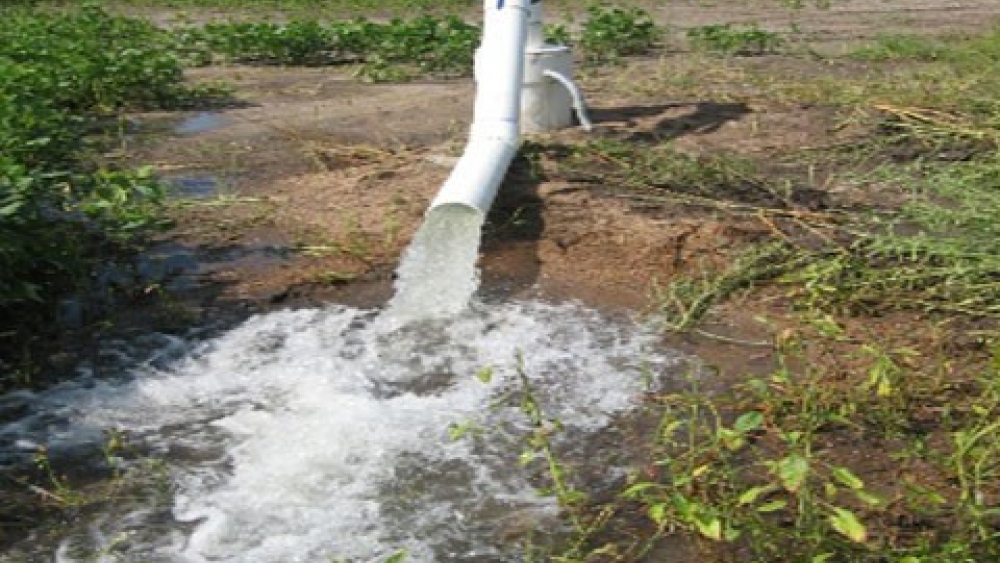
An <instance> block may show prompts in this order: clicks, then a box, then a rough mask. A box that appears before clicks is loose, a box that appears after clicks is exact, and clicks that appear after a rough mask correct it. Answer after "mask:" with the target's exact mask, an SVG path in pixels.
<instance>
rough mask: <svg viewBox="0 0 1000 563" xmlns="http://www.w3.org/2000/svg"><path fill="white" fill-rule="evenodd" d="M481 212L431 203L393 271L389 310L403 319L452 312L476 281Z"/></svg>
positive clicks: (465, 300)
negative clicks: (394, 290)
mask: <svg viewBox="0 0 1000 563" xmlns="http://www.w3.org/2000/svg"><path fill="white" fill-rule="evenodd" d="M482 224H483V216H482V213H480V212H479V211H478V210H476V209H473V208H471V207H466V206H464V205H444V206H440V207H434V208H432V209H431V210H430V212H429V213H428V214H427V218H426V220H425V221H424V224H423V225H422V226H421V227H420V230H418V231H417V234H416V236H414V238H413V242H412V243H411V244H410V246H409V248H407V250H406V253H405V254H404V255H403V259H402V261H401V262H400V265H399V269H398V271H397V274H398V277H397V281H396V295H395V297H393V299H392V301H391V302H390V303H389V307H388V309H389V314H391V315H394V316H398V317H401V318H405V319H427V318H442V317H450V316H453V315H455V314H457V313H459V312H460V311H462V310H463V309H465V308H466V307H467V306H468V305H469V301H470V300H471V298H472V295H473V293H475V291H476V288H477V287H478V285H479V279H478V275H477V273H476V256H477V254H478V252H479V238H480V228H481V227H482Z"/></svg>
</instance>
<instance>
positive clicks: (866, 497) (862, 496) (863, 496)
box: [853, 489, 885, 506]
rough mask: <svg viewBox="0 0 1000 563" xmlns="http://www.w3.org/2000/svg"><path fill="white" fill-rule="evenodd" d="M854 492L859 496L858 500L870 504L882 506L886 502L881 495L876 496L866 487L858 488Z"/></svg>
mask: <svg viewBox="0 0 1000 563" xmlns="http://www.w3.org/2000/svg"><path fill="white" fill-rule="evenodd" d="M853 492H854V496H855V497H857V499H858V500H860V501H861V502H863V503H865V504H867V505H868V506H882V505H883V504H885V500H883V499H882V498H881V497H878V496H875V495H873V494H871V493H869V492H868V491H866V490H864V489H856V490H854V491H853Z"/></svg>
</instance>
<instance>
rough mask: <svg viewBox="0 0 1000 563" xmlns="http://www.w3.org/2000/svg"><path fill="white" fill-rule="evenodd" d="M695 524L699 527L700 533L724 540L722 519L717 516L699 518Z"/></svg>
mask: <svg viewBox="0 0 1000 563" xmlns="http://www.w3.org/2000/svg"><path fill="white" fill-rule="evenodd" d="M694 525H695V527H696V528H698V533H700V534H701V535H703V536H705V537H706V538H708V539H710V540H715V541H722V520H720V519H719V518H717V517H712V518H709V519H707V520H706V519H702V518H698V519H696V520H695V522H694Z"/></svg>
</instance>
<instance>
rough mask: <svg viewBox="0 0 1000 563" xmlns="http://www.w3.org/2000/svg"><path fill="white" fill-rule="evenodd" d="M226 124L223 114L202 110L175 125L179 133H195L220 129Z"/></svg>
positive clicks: (175, 130) (175, 131)
mask: <svg viewBox="0 0 1000 563" xmlns="http://www.w3.org/2000/svg"><path fill="white" fill-rule="evenodd" d="M225 124H226V121H225V119H223V118H222V115H220V114H218V113H215V112H201V113H198V114H196V115H193V116H191V117H188V118H186V119H184V120H183V121H181V122H180V123H178V124H177V126H176V127H174V133H176V134H178V135H195V134H198V133H205V132H208V131H213V130H215V129H219V128H221V127H223V126H224V125H225Z"/></svg>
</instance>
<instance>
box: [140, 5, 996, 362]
mask: <svg viewBox="0 0 1000 563" xmlns="http://www.w3.org/2000/svg"><path fill="white" fill-rule="evenodd" d="M650 9H651V10H652V11H653V12H654V13H655V14H656V16H657V18H658V19H659V20H660V21H661V22H663V23H666V24H669V25H672V26H677V27H681V28H684V27H691V26H695V25H704V24H708V23H718V22H724V21H725V22H757V23H760V24H761V25H762V26H764V27H766V28H774V29H782V30H787V29H788V27H789V26H790V25H792V24H795V25H796V26H798V28H799V29H800V30H801V31H802V33H804V34H805V36H806V38H807V39H809V40H810V42H811V43H815V41H816V40H823V41H826V42H827V43H830V44H832V43H831V42H841V43H843V42H851V41H856V40H858V39H863V38H871V37H874V36H876V35H878V34H881V33H890V32H901V31H906V32H928V33H945V32H953V31H967V30H973V29H979V28H982V27H983V26H984V25H986V24H988V23H989V22H990V21H992V20H993V19H995V18H996V17H998V16H1000V6H998V5H997V4H996V3H995V2H991V1H989V0H979V1H975V0H966V1H964V2H960V3H957V4H956V3H954V2H947V3H946V2H939V1H931V0H923V1H921V2H913V1H911V0H905V1H904V0H892V1H879V2H872V1H870V0H851V1H845V2H836V3H835V4H834V6H833V7H832V8H830V9H815V8H806V9H803V10H799V11H789V10H787V9H785V8H783V7H782V6H780V5H779V4H778V3H776V2H763V1H759V2H748V3H744V4H742V5H741V6H739V7H733V6H732V5H731V3H728V2H725V3H722V2H719V3H711V2H707V3H706V2H670V3H669V4H668V5H661V4H657V5H651V7H650ZM554 11H555V12H558V11H559V8H558V7H557V8H555V10H554ZM692 61H693V62H692ZM692 64H694V65H698V66H699V67H703V66H705V64H703V62H702V61H698V60H697V59H692V57H691V56H690V55H689V54H684V53H679V54H667V55H665V56H663V57H661V58H658V59H646V60H634V61H626V62H624V63H623V64H622V65H619V66H615V67H606V68H601V69H598V70H596V71H586V72H583V73H582V75H581V80H582V85H583V87H584V90H585V92H586V95H587V97H588V102H589V103H590V105H591V108H592V114H593V118H594V120H595V123H596V131H595V132H594V133H593V134H591V135H590V138H596V139H601V138H609V139H627V140H637V141H642V142H653V143H672V145H673V146H674V147H675V148H677V149H678V150H681V151H684V152H686V153H689V154H693V155H712V154H736V155H740V156H742V157H746V158H751V159H755V160H757V161H760V162H763V163H768V165H772V166H775V167H778V168H780V164H774V162H772V161H777V160H779V159H780V156H781V155H783V154H787V153H789V152H791V151H796V150H801V149H803V148H809V149H814V150H822V149H823V148H824V147H834V146H838V145H840V144H843V143H847V142H850V141H851V140H854V139H857V138H860V137H861V136H863V135H865V134H867V133H868V132H869V131H868V130H867V128H866V127H865V126H857V125H849V124H846V125H845V123H846V122H847V120H845V119H844V117H845V116H843V115H839V114H838V112H837V111H836V110H835V109H832V108H830V107H824V106H817V105H811V104H801V103H796V102H793V101H788V102H785V101H775V100H772V99H768V97H767V96H764V95H762V93H761V91H760V88H759V87H757V86H754V85H753V81H752V80H748V79H747V77H748V76H760V75H761V74H766V73H769V72H771V73H774V74H775V75H776V76H785V77H787V76H795V77H801V78H803V79H806V80H808V78H807V77H809V76H824V75H829V74H831V73H833V74H837V75H844V76H851V75H855V74H858V75H862V74H863V73H865V72H866V69H865V68H864V66H863V65H856V64H852V63H838V64H833V65H831V64H830V63H829V62H827V61H824V60H819V59H814V58H810V57H803V56H796V55H790V56H769V57H756V58H743V59H729V60H725V61H718V60H717V61H716V62H715V63H707V64H709V65H711V64H717V65H718V71H717V72H716V75H714V76H713V75H712V72H713V71H712V69H704V70H706V71H707V73H708V75H709V76H710V77H711V84H706V85H705V87H704V88H699V87H695V88H691V87H690V85H678V84H674V83H672V82H671V81H670V80H669V77H671V76H674V75H676V74H677V73H679V72H684V71H685V69H690V65H692ZM191 79H192V80H196V81H209V82H210V81H216V80H222V81H225V82H226V83H228V84H231V85H233V86H234V97H235V98H236V99H237V100H239V107H233V108H229V109H224V110H221V111H218V112H217V113H214V114H213V115H211V116H208V118H209V119H211V120H212V121H213V122H212V124H211V127H208V128H206V130H201V131H199V130H197V128H196V127H195V128H193V129H195V130H194V131H192V132H187V131H189V130H190V129H192V128H185V126H184V124H183V123H182V124H181V129H180V131H185V132H182V133H178V132H176V130H175V129H174V127H176V126H177V124H178V122H179V120H181V119H183V117H179V116H177V115H176V114H170V115H162V114H161V115H143V116H136V120H137V121H138V123H139V131H140V137H141V136H142V132H144V131H145V132H149V131H154V132H156V131H158V132H159V133H158V134H156V135H154V140H153V141H149V140H148V138H147V140H145V141H140V142H139V143H138V144H137V148H136V151H135V152H136V153H137V155H136V156H135V158H136V160H138V161H142V162H152V163H154V164H155V165H156V166H157V167H158V169H159V170H160V172H161V174H162V175H163V176H164V177H165V178H168V179H170V178H174V179H181V181H190V180H191V179H195V180H202V181H205V180H211V181H216V182H218V189H217V192H218V193H217V194H216V195H221V196H223V197H222V199H218V200H217V199H216V198H214V197H213V198H208V199H203V200H195V201H193V202H189V203H187V204H185V205H182V206H180V205H179V206H177V208H176V209H175V211H174V213H173V215H174V218H175V219H176V221H177V226H176V228H175V229H174V230H173V231H172V232H171V233H169V235H168V236H167V237H166V238H165V240H166V241H169V243H170V244H171V245H172V246H171V247H170V248H178V247H179V248H183V249H186V250H188V251H191V252H193V253H194V255H195V256H198V257H200V258H199V265H198V266H197V267H195V268H188V269H187V270H183V269H179V270H178V272H177V274H178V276H179V277H185V278H186V279H187V283H185V284H178V283H174V284H173V286H175V287H176V286H184V287H187V288H194V289H193V291H190V292H189V293H190V295H191V296H192V298H191V299H184V298H182V299H181V300H182V302H186V304H187V306H188V307H190V308H191V310H192V311H193V312H194V313H195V314H196V317H195V318H197V316H198V315H200V317H201V318H202V320H210V318H211V316H212V315H214V314H220V312H223V311H226V310H231V309H233V308H234V304H237V303H239V304H240V308H242V310H246V309H249V310H257V309H259V308H267V307H271V306H275V305H279V306H288V305H297V304H308V303H321V302H327V301H344V302H349V303H353V304H359V305H367V306H370V305H378V304H380V303H382V302H384V301H385V299H387V298H388V296H389V295H390V294H391V279H392V271H393V269H394V266H395V264H396V263H397V261H398V259H399V256H400V253H401V252H402V250H403V249H404V248H405V246H406V243H407V242H408V240H409V238H410V236H411V235H412V233H413V232H414V231H415V229H416V227H417V226H418V225H419V223H420V221H421V218H422V215H423V211H424V209H425V207H426V205H427V202H428V201H429V199H430V198H431V197H432V196H433V195H434V193H435V192H436V190H437V189H438V187H439V186H440V185H441V183H442V181H443V180H444V179H445V178H446V177H447V175H448V173H449V171H450V168H451V165H452V164H453V163H454V160H455V158H456V157H457V155H459V154H460V151H461V148H462V144H463V142H464V140H465V136H466V133H467V127H468V125H469V120H470V116H471V102H472V96H473V87H472V85H471V83H470V81H468V80H456V81H444V82H417V83H409V84H391V85H380V84H363V83H360V82H358V81H357V80H355V79H353V77H351V76H349V75H346V74H344V72H343V71H337V70H330V69H303V68H267V67H243V66H233V67H212V68H208V69H200V70H197V71H193V72H192V73H191ZM187 117H195V118H198V117H199V116H197V115H194V116H187ZM202 117H205V116H202ZM586 138H588V136H587V135H586V134H585V133H583V132H582V131H579V130H567V131H562V132H558V133H555V134H552V135H548V136H543V137H537V138H535V139H534V140H539V141H552V142H556V143H558V142H570V143H571V142H576V141H581V140H584V139H586ZM775 172H776V173H779V174H783V173H786V172H787V171H783V170H780V169H776V170H775ZM810 173H812V171H811V172H810ZM812 183H813V184H815V186H814V188H815V189H817V190H819V191H820V192H821V193H818V194H813V195H812V196H811V198H812V199H813V200H815V201H819V200H822V201H823V205H824V206H827V205H834V206H837V205H840V206H846V207H850V206H852V205H857V204H866V205H878V204H879V202H880V201H881V202H884V201H885V200H886V199H887V198H888V199H891V197H892V194H886V193H877V187H871V186H869V187H868V190H869V191H867V192H864V193H859V191H858V188H857V186H853V185H850V184H849V183H845V182H839V181H837V180H836V179H835V178H830V179H828V180H827V181H819V180H816V179H813V182H812ZM612 188H614V186H605V185H602V183H601V181H600V179H597V180H596V181H595V180H594V179H593V178H591V179H589V180H587V181H585V182H579V181H577V179H574V178H572V177H566V175H564V174H563V175H558V174H556V175H546V174H545V171H544V170H543V172H542V173H541V174H537V173H535V174H533V173H532V172H531V170H530V166H529V165H528V164H527V163H524V162H519V163H515V166H514V167H513V169H512V171H511V172H510V173H509V174H508V177H507V180H506V181H505V184H504V186H503V187H502V188H501V191H500V195H499V197H498V200H497V202H496V204H495V206H494V208H493V210H492V212H491V216H490V219H489V222H488V225H487V227H486V231H485V235H484V239H483V255H482V258H481V261H480V266H481V268H482V273H483V288H484V292H485V293H486V294H498V295H502V296H509V295H528V294H530V295H538V296H542V297H547V298H554V299H567V298H569V299H580V300H583V301H584V302H587V303H589V304H591V305H594V306H597V307H601V308H606V309H621V310H630V311H637V310H638V311H642V310H645V309H646V308H647V307H648V306H649V305H650V304H651V302H652V300H651V294H652V292H654V291H655V289H656V288H657V287H659V286H661V285H663V284H665V283H668V282H669V281H670V280H671V279H673V278H675V277H676V276H677V275H679V274H692V273H695V274H697V273H698V272H700V271H702V270H704V269H705V268H710V267H712V266H718V265H721V264H725V263H726V262H727V261H729V260H732V258H733V256H734V255H735V253H736V252H738V251H741V250H742V249H744V248H746V247H747V245H748V244H749V243H752V242H755V241H758V240H761V239H763V238H766V237H768V236H771V235H773V234H774V232H775V230H774V225H773V224H772V223H771V222H769V221H766V220H761V219H760V218H759V217H755V216H753V214H746V213H726V212H720V211H719V210H718V209H705V208H699V207H694V206H686V205H679V204H676V203H659V204H652V205H651V204H649V203H648V202H637V201H635V200H632V199H630V198H628V197H623V196H622V193H620V192H621V191H620V190H615V189H612ZM873 190H874V191H873ZM165 281H168V282H169V280H165ZM167 285H168V286H169V285H170V284H169V283H168V284H167ZM206 288H211V290H208V289H206ZM248 305H249V307H248ZM760 308H765V309H766V308H769V307H768V305H767V303H762V304H754V306H753V307H752V309H751V310H747V309H745V308H737V309H734V310H732V311H729V312H727V313H726V314H725V315H723V316H718V315H717V316H716V317H715V318H718V319H719V320H718V325H719V327H718V328H719V329H720V330H722V331H723V332H724V333H725V334H726V335H728V336H732V337H736V338H738V339H741V340H755V341H756V340H765V341H766V340H768V339H769V338H770V333H771V332H772V330H773V327H772V329H767V330H765V329H764V328H762V327H761V326H760V323H759V322H757V321H755V320H753V319H754V318H755V317H756V316H757V311H755V310H756V309H760ZM777 309H779V310H780V307H778V308H777ZM184 318H185V319H190V318H191V317H190V315H185V316H184ZM693 351H696V352H698V353H699V354H702V355H706V354H707V355H708V356H710V357H711V356H714V355H716V354H718V355H719V358H718V359H719V361H721V362H723V363H730V362H731V363H733V365H734V366H737V365H742V361H743V360H742V358H744V356H745V350H741V349H739V347H736V348H733V347H732V345H729V344H719V343H718V342H713V341H711V340H708V341H705V342H700V343H699V344H698V345H697V346H695V347H694V349H693ZM761 364H762V365H766V364H767V362H761Z"/></svg>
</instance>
